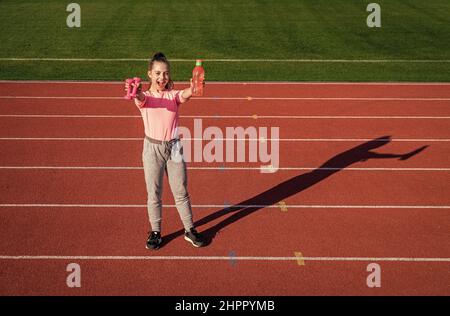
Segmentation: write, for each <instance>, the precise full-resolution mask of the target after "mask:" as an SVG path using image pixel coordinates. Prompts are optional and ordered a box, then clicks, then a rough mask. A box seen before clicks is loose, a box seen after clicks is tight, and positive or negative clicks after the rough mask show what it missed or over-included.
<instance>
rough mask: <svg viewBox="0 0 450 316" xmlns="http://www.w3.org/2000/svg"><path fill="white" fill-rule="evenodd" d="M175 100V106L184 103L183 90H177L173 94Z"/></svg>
mask: <svg viewBox="0 0 450 316" xmlns="http://www.w3.org/2000/svg"><path fill="white" fill-rule="evenodd" d="M175 100H176V101H177V105H180V104H181V103H184V102H186V99H185V98H183V90H177V91H176V93H175Z"/></svg>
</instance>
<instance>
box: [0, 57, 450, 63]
mask: <svg viewBox="0 0 450 316" xmlns="http://www.w3.org/2000/svg"><path fill="white" fill-rule="evenodd" d="M0 61H56V62H61V61H70V62H100V61H101V62H129V61H137V62H148V58H57V57H2V58H0ZM170 61H173V62H195V59H187V58H171V59H170ZM203 61H204V62H232V63H234V62H237V63H239V62H256V63H267V62H274V63H449V62H450V59H315V58H300V59H299V58H290V59H280V58H256V59H255V58H209V59H208V58H206V59H203Z"/></svg>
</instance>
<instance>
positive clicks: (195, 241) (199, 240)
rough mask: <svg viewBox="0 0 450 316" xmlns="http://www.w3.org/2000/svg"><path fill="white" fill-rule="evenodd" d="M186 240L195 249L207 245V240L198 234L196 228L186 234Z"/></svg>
mask: <svg viewBox="0 0 450 316" xmlns="http://www.w3.org/2000/svg"><path fill="white" fill-rule="evenodd" d="M184 239H185V240H187V241H189V242H190V243H191V244H192V245H193V246H194V247H197V248H198V247H203V246H204V245H205V239H204V238H203V236H202V235H201V234H200V233H198V232H197V231H196V230H195V228H191V230H190V231H185V232H184Z"/></svg>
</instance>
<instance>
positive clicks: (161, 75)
mask: <svg viewBox="0 0 450 316" xmlns="http://www.w3.org/2000/svg"><path fill="white" fill-rule="evenodd" d="M148 77H149V78H150V81H151V83H152V86H153V87H156V88H157V89H158V90H165V87H166V84H168V83H169V80H170V73H169V67H168V65H167V64H166V63H163V62H159V61H155V62H154V63H153V67H152V69H151V70H149V71H148Z"/></svg>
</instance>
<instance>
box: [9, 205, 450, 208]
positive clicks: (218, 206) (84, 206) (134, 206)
mask: <svg viewBox="0 0 450 316" xmlns="http://www.w3.org/2000/svg"><path fill="white" fill-rule="evenodd" d="M0 207H49V208H50V207H52V208H53V207H55V208H62V207H73V208H76V207H78V208H146V207H147V205H146V204H0ZM162 207H165V208H175V207H176V205H170V204H168V205H163V206H162ZM192 207H195V208H251V207H258V208H276V209H279V208H280V206H279V205H269V204H235V205H229V206H224V205H223V204H197V205H192ZM286 207H288V208H300V209H303V208H306V209H308V208H329V209H450V205H302V204H290V205H286Z"/></svg>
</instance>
